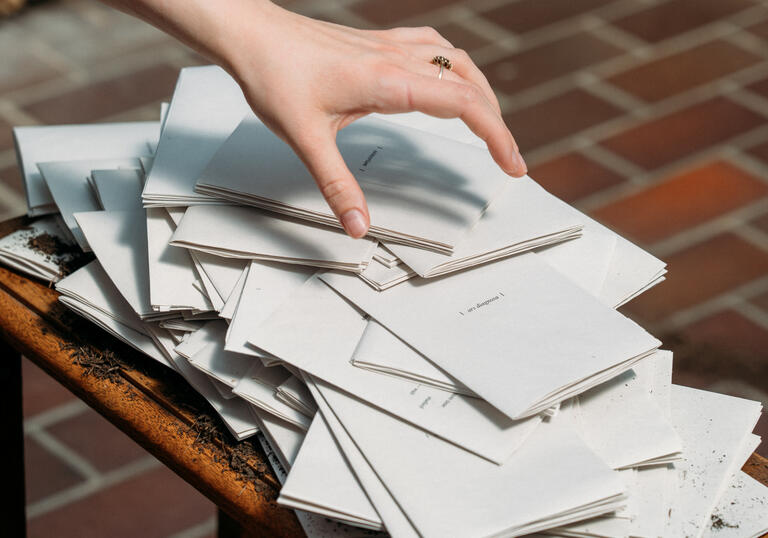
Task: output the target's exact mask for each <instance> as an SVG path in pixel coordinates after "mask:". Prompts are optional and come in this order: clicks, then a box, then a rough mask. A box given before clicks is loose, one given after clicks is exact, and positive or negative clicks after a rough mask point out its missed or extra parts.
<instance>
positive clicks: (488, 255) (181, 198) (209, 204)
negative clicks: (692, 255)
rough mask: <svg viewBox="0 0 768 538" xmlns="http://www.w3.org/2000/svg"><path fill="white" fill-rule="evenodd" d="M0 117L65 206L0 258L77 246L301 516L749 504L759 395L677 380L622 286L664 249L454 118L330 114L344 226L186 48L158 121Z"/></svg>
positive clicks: (549, 530) (460, 524)
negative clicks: (640, 240)
mask: <svg viewBox="0 0 768 538" xmlns="http://www.w3.org/2000/svg"><path fill="white" fill-rule="evenodd" d="M15 133H16V141H17V148H18V152H19V162H20V165H21V167H22V172H23V176H24V178H25V182H26V185H27V194H28V197H29V201H30V213H31V214H34V215H38V214H42V213H46V212H48V213H52V212H57V213H59V214H60V216H61V217H60V218H59V217H58V216H54V215H51V216H47V217H43V218H41V219H39V220H36V221H34V223H33V225H32V226H31V227H30V228H29V229H26V230H21V231H19V232H16V233H15V234H12V235H10V236H8V237H6V238H4V239H2V240H0V260H2V261H3V262H4V263H6V264H8V265H10V266H12V267H14V268H16V269H18V270H20V271H24V272H27V273H28V274H32V275H34V276H37V277H39V278H43V279H46V280H57V279H58V278H60V276H61V275H62V274H63V273H64V272H66V271H64V270H62V268H61V266H60V265H59V262H61V261H62V260H64V258H66V260H65V261H71V257H72V256H73V255H72V254H71V253H70V252H73V251H74V252H78V248H77V246H75V245H79V246H80V248H81V249H82V250H91V251H92V252H93V254H94V255H95V257H96V259H95V260H94V261H91V262H90V263H88V264H87V265H85V266H83V267H82V268H80V269H78V270H76V271H74V272H73V273H71V274H69V276H66V277H65V278H63V279H61V280H60V281H58V284H57V285H56V288H57V290H58V291H59V292H60V294H61V296H60V300H61V301H62V302H63V303H64V304H66V305H67V306H68V307H70V308H71V309H72V310H74V311H75V312H77V313H79V314H80V315H82V316H84V317H86V318H88V319H90V320H92V321H93V322H94V323H96V324H97V325H99V326H100V327H102V328H103V329H104V330H106V331H108V332H110V333H111V334H113V335H114V336H116V337H117V338H119V339H121V340H123V341H124V342H126V343H128V344H129V345H131V346H133V347H135V348H136V349H138V350H139V351H141V352H142V353H144V354H146V355H147V356H149V357H152V358H153V359H154V360H156V361H158V362H160V363H162V364H164V365H166V366H168V367H169V368H171V369H173V370H175V371H177V372H178V373H179V374H180V375H181V376H183V377H184V378H185V379H186V380H187V381H188V382H189V383H190V385H191V386H192V387H193V388H194V389H195V390H197V391H198V392H199V393H200V394H202V395H203V396H204V397H205V398H206V399H207V400H208V401H209V402H210V404H211V406H212V407H213V408H214V409H215V411H216V412H217V413H218V414H219V415H220V417H221V419H222V421H223V422H224V424H226V426H227V428H228V429H229V430H230V432H231V433H232V435H233V436H235V437H236V438H237V439H244V438H246V437H249V436H251V435H255V434H257V433H258V439H259V441H260V442H261V443H262V444H263V446H264V448H265V450H266V452H267V455H268V457H269V458H270V461H271V462H272V463H273V465H274V467H275V471H276V473H277V474H278V477H279V478H280V480H281V482H283V483H284V486H283V489H282V491H281V494H280V497H279V499H278V502H279V503H280V504H282V505H283V506H286V507H289V508H292V509H295V510H297V515H298V517H299V519H300V521H301V523H302V525H303V526H304V528H305V530H306V531H307V533H308V534H309V535H311V536H331V535H337V534H341V535H344V536H365V535H369V534H370V533H371V531H386V532H388V533H389V534H390V535H392V536H397V537H399V536H435V537H444V536H462V537H463V536H478V537H485V536H488V537H491V536H520V535H529V534H537V533H541V534H546V535H550V536H551V535H554V536H585V537H591V536H598V537H625V536H639V537H650V538H652V537H657V536H692V537H698V536H717V535H719V534H722V535H724V536H731V535H738V536H757V535H759V534H760V533H761V532H763V531H765V530H768V517H766V512H768V511H766V510H764V509H761V508H764V506H763V504H764V503H768V489H767V488H765V487H764V486H762V485H760V484H758V483H756V482H755V481H754V480H752V479H750V478H749V477H747V476H746V475H744V474H742V473H741V472H740V471H739V469H740V467H741V466H742V464H743V462H744V461H745V460H746V459H747V457H748V456H749V455H750V454H751V453H752V451H753V450H754V449H755V447H756V446H757V444H758V443H759V439H758V438H757V437H756V436H754V435H752V433H751V432H752V429H753V427H754V425H755V423H756V421H757V419H758V417H759V415H760V412H761V406H760V404H759V403H757V402H752V401H748V400H742V399H739V398H733V397H729V396H723V395H719V394H714V393H709V392H703V391H698V390H694V389H689V388H685V387H678V386H673V385H672V384H671V375H672V355H671V353H669V352H667V351H661V350H659V345H660V342H659V341H658V340H657V339H656V338H654V337H653V336H652V335H650V334H649V333H648V332H646V331H645V330H644V329H643V328H642V327H640V326H639V325H637V324H636V323H634V322H633V321H631V320H629V319H628V318H626V317H625V316H623V315H622V314H620V313H619V312H617V311H616V307H617V306H619V305H621V304H623V303H625V302H626V301H628V300H631V299H632V298H633V297H635V296H637V295H638V294H640V293H642V292H643V291H645V290H647V289H649V288H650V287H652V286H654V285H655V284H657V283H658V282H660V281H661V280H663V278H664V273H665V271H666V270H665V265H664V263H663V262H661V261H659V260H657V259H656V258H654V257H653V256H651V255H650V254H648V253H647V252H645V251H643V250H642V249H640V248H638V247H637V246H635V245H633V244H632V243H630V242H629V241H627V240H626V239H624V238H622V237H620V236H618V235H617V234H615V233H614V232H613V231H611V230H609V229H607V228H605V227H604V226H602V225H600V224H599V223H597V222H595V221H593V220H592V219H590V218H589V217H587V216H585V215H584V214H582V213H580V212H579V211H577V210H576V209H574V208H572V207H570V206H568V205H567V204H565V203H563V202H562V201H560V200H558V199H557V198H555V197H554V196H552V195H551V194H549V193H547V192H546V191H545V190H544V189H542V188H541V187H540V186H539V185H538V184H537V183H536V182H535V181H534V180H533V179H531V178H529V177H524V178H521V179H510V178H508V177H506V176H505V175H504V174H503V173H501V172H500V171H499V170H498V168H497V167H496V165H495V164H494V163H493V161H492V160H491V159H490V157H489V156H488V152H487V150H486V149H485V147H484V144H483V143H482V141H480V140H478V139H477V138H476V137H475V136H474V135H473V134H472V133H471V132H470V131H469V130H468V129H467V128H466V127H465V126H464V124H463V123H461V122H460V121H458V120H442V119H436V118H430V117H427V116H423V115H419V114H404V115H395V116H376V117H370V118H366V119H363V120H360V121H358V122H355V123H354V124H353V125H351V126H349V127H347V128H346V129H344V130H343V131H342V132H341V133H340V134H339V138H338V142H339V147H340V150H341V152H342V155H343V156H344V157H345V159H346V161H347V163H348V165H349V166H350V169H351V170H352V171H353V173H354V174H355V175H356V177H357V179H358V181H359V182H360V184H361V186H362V187H363V190H364V192H365V194H366V197H367V200H368V203H369V207H370V210H371V215H372V227H371V233H370V235H369V237H367V238H365V239H361V240H354V239H351V238H349V237H347V236H346V235H344V234H343V232H342V231H340V230H339V227H338V223H337V222H336V220H335V218H334V217H333V215H332V213H331V212H330V210H329V209H328V208H327V206H326V204H325V202H324V200H323V199H322V197H321V196H320V194H319V193H318V191H317V189H316V187H315V186H314V182H313V181H312V179H311V177H310V176H309V174H308V172H307V171H306V169H305V168H304V166H303V165H302V164H301V161H299V160H298V158H297V157H296V156H295V155H294V154H293V152H292V151H291V150H290V148H289V147H288V146H287V145H286V144H284V143H283V142H282V141H280V140H279V139H278V138H277V137H275V136H274V135H273V134H272V133H271V132H270V131H269V130H268V129H267V128H266V127H265V126H264V125H263V124H262V123H261V122H260V121H259V120H258V119H257V118H256V117H255V116H253V114H252V113H251V112H250V111H249V109H248V107H247V105H246V103H245V100H244V99H243V96H242V93H241V92H240V91H239V88H238V87H237V85H236V84H235V82H234V81H233V80H232V79H231V78H230V77H229V76H228V75H227V74H226V73H225V72H224V71H222V70H220V69H218V68H215V67H196V68H189V69H184V70H182V72H181V75H180V77H179V81H178V84H177V86H176V91H175V93H174V96H173V99H172V101H171V103H170V105H169V106H167V107H163V111H162V114H161V119H160V121H158V122H157V123H150V124H104V125H99V126H61V127H56V128H49V127H25V128H19V129H17V130H16V131H15ZM51 146H55V147H56V150H55V151H53V150H52V149H51ZM62 148H63V149H62ZM43 234H46V237H48V236H53V237H55V238H57V239H56V241H58V243H56V245H58V246H59V247H61V248H60V252H58V253H57V252H56V251H55V249H54V252H53V253H52V254H51V253H43V252H40V251H39V250H35V248H34V245H36V244H37V243H38V242H36V241H32V240H30V238H35V237H38V236H40V237H42V236H43ZM54 242H55V241H54ZM339 522H340V523H341V524H340V523H339ZM342 524H346V525H349V526H346V525H342ZM734 529H739V532H735V531H734ZM742 531H743V532H742Z"/></svg>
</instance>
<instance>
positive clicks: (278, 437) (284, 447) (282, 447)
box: [251, 406, 307, 471]
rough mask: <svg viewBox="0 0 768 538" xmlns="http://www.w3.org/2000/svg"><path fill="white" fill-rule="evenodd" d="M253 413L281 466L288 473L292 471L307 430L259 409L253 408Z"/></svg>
mask: <svg viewBox="0 0 768 538" xmlns="http://www.w3.org/2000/svg"><path fill="white" fill-rule="evenodd" d="M251 413H252V414H253V416H254V417H256V421H257V422H258V424H259V428H260V429H261V432H262V433H263V434H264V435H265V437H266V438H267V440H268V441H269V444H270V445H271V446H272V448H274V449H275V452H276V453H277V456H278V459H279V460H280V464H281V465H282V466H283V468H284V469H285V470H286V471H290V470H291V466H292V465H293V461H294V460H295V459H296V455H297V454H298V453H299V449H300V448H301V444H302V443H303V442H304V436H305V435H306V434H307V430H306V429H301V428H298V427H297V426H295V425H293V424H290V423H288V422H286V421H284V420H282V419H279V418H277V417H276V416H274V415H272V414H271V413H268V412H266V411H264V410H263V409H260V408H258V407H254V406H251Z"/></svg>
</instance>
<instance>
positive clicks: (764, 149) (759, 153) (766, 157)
mask: <svg viewBox="0 0 768 538" xmlns="http://www.w3.org/2000/svg"><path fill="white" fill-rule="evenodd" d="M747 153H749V154H750V155H753V156H754V157H756V158H758V159H760V160H761V161H763V162H764V163H766V164H768V140H766V141H765V142H763V143H762V144H758V145H756V146H753V147H751V148H750V149H748V150H747Z"/></svg>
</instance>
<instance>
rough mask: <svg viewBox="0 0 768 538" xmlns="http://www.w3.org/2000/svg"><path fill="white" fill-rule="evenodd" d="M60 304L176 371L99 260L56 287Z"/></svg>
mask: <svg viewBox="0 0 768 538" xmlns="http://www.w3.org/2000/svg"><path fill="white" fill-rule="evenodd" d="M56 291H58V292H59V293H60V294H61V295H60V296H59V301H60V302H61V303H63V304H65V305H66V306H67V307H69V308H70V309H72V310H73V311H74V312H76V313H77V314H79V315H81V316H83V317H84V318H86V319H89V320H90V321H92V322H93V323H95V324H96V325H98V326H99V327H101V328H102V329H104V330H105V331H107V332H108V333H110V334H112V335H113V336H115V337H116V338H118V339H119V340H122V341H123V342H125V343H126V344H128V345H129V346H131V347H133V348H134V349H136V350H138V351H140V352H141V353H143V354H145V355H147V356H149V357H151V358H153V359H155V360H156V361H158V362H159V363H161V364H163V365H165V366H168V367H170V368H173V364H171V363H170V362H169V361H168V360H167V358H166V356H165V354H164V353H163V351H162V350H161V349H160V348H159V347H158V346H157V345H156V344H155V342H154V340H153V339H152V338H151V337H150V336H149V330H148V326H147V324H146V323H144V322H143V321H141V320H140V319H139V317H138V316H137V315H136V313H135V312H134V311H133V310H132V309H131V307H130V305H128V303H127V302H126V301H125V299H124V298H123V297H122V295H120V292H118V291H117V288H115V286H114V284H113V283H112V282H111V281H110V280H109V277H108V276H107V274H106V273H105V272H104V270H103V269H102V267H101V265H100V264H99V262H98V260H94V261H92V262H91V263H89V264H87V265H85V266H83V267H81V268H80V269H78V270H77V271H75V272H74V273H72V274H71V275H69V276H68V277H66V278H64V279H63V280H61V281H60V282H59V283H58V284H57V285H56Z"/></svg>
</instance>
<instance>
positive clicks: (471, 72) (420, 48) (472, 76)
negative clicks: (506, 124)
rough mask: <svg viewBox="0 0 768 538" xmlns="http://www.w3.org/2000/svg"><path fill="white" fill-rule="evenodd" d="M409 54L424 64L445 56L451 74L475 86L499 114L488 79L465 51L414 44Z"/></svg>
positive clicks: (494, 95) (499, 110) (497, 104)
mask: <svg viewBox="0 0 768 538" xmlns="http://www.w3.org/2000/svg"><path fill="white" fill-rule="evenodd" d="M410 52H411V54H412V55H413V56H415V57H416V58H421V59H424V61H426V62H430V61H431V60H432V58H433V57H435V56H437V55H441V56H445V57H446V58H448V59H449V60H450V61H451V64H452V66H453V72H454V73H457V74H458V75H461V76H462V77H463V78H465V79H467V80H468V81H470V82H472V83H473V84H476V85H477V86H478V87H479V88H480V89H481V90H483V93H484V94H485V97H486V99H488V102H489V103H491V105H492V106H493V108H495V109H496V112H497V113H498V114H501V107H500V106H499V100H498V99H497V98H496V94H495V93H494V92H493V90H492V89H491V85H490V84H489V83H488V79H487V78H485V75H484V74H483V72H482V71H480V68H479V67H477V66H476V65H475V62H473V61H472V58H470V57H469V54H467V52H466V51H464V50H462V49H455V48H445V47H439V48H435V46H434V45H422V44H416V45H412V46H411V47H410Z"/></svg>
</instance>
